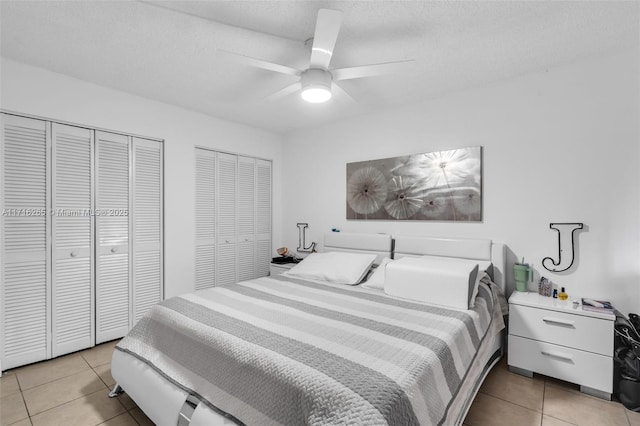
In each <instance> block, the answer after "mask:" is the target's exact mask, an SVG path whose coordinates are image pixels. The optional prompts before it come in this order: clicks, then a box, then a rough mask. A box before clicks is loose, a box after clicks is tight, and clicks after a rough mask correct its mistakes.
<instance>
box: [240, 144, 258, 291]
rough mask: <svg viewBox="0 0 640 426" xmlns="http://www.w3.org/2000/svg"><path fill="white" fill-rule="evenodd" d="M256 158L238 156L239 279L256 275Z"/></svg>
mask: <svg viewBox="0 0 640 426" xmlns="http://www.w3.org/2000/svg"><path fill="white" fill-rule="evenodd" d="M255 189H256V182H255V160H254V159H253V158H247V157H240V156H239V157H238V256H237V259H238V281H246V280H250V279H252V278H255V277H256V261H255V236H254V234H255V205H256V203H255Z"/></svg>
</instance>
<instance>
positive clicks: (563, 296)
mask: <svg viewBox="0 0 640 426" xmlns="http://www.w3.org/2000/svg"><path fill="white" fill-rule="evenodd" d="M568 298H569V295H568V294H567V293H565V291H564V287H562V288H561V289H560V293H558V299H560V300H567V299H568Z"/></svg>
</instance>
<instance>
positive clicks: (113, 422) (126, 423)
mask: <svg viewBox="0 0 640 426" xmlns="http://www.w3.org/2000/svg"><path fill="white" fill-rule="evenodd" d="M99 426H138V422H136V421H135V420H134V418H133V417H131V414H129V413H123V414H120V415H119V416H117V417H114V418H112V419H110V420H107V421H106V422H104V423H100V425H99Z"/></svg>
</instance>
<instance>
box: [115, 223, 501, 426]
mask: <svg viewBox="0 0 640 426" xmlns="http://www.w3.org/2000/svg"><path fill="white" fill-rule="evenodd" d="M394 242H395V251H394V252H392V245H393V243H394ZM323 252H325V253H327V255H329V254H330V253H336V252H340V253H343V254H341V257H340V259H342V258H346V257H347V256H349V255H350V253H357V254H358V255H362V256H364V255H363V253H366V254H369V255H371V258H372V259H375V260H373V262H374V263H375V264H386V263H390V262H391V261H389V259H390V258H391V257H393V258H397V259H400V258H404V257H407V258H408V257H420V258H422V257H423V256H426V257H436V258H439V259H440V258H444V259H467V260H471V261H472V262H475V261H478V262H480V261H486V262H491V263H492V265H493V268H492V269H493V271H492V273H493V282H490V281H489V280H488V279H486V280H484V281H482V282H480V284H479V286H478V287H479V289H478V296H477V297H475V298H474V303H475V305H474V307H473V309H468V310H457V309H449V308H446V307H442V306H434V305H431V304H428V303H423V302H416V301H414V300H411V299H408V298H403V297H397V296H392V295H388V294H386V293H385V292H384V291H383V290H380V289H377V288H366V287H363V286H362V285H354V286H351V285H344V284H337V283H335V282H325V281H323V280H320V279H317V278H316V277H313V278H310V277H307V276H304V275H302V277H301V276H300V275H295V274H292V275H289V274H283V275H277V276H273V277H264V278H260V279H257V280H251V281H246V282H242V283H238V284H234V285H232V286H227V287H224V288H220V287H218V288H213V289H207V290H201V291H198V292H194V293H189V294H186V295H183V296H179V297H174V298H171V299H168V300H166V301H164V302H162V303H161V304H159V305H158V306H156V307H154V308H153V309H152V310H151V311H150V313H149V314H148V315H147V316H145V317H144V318H143V319H141V320H140V321H139V323H138V324H136V326H135V327H134V328H133V329H132V330H131V331H130V333H129V334H128V335H127V336H126V337H125V338H124V339H123V340H122V341H120V343H118V345H117V346H116V350H115V351H114V354H113V360H112V368H111V371H112V375H113V377H114V379H115V380H116V382H117V383H118V385H116V387H115V388H114V391H113V392H112V394H113V395H116V394H117V393H118V392H119V391H121V390H122V389H124V391H126V392H127V394H128V395H129V396H130V397H131V398H132V399H133V400H134V401H135V402H136V403H137V404H138V406H139V407H140V408H141V409H142V410H143V411H144V412H145V413H146V414H147V416H148V417H149V418H150V419H151V420H153V421H154V422H155V423H156V424H158V425H176V424H177V425H194V426H197V425H209V426H212V425H233V424H247V425H253V424H257V425H267V424H274V425H276V424H283V425H289V424H291V425H294V424H295V425H298V424H317V425H321V424H322V425H324V424H368V425H378V424H395V425H411V424H423V425H427V424H444V425H450V424H462V421H463V420H464V417H465V415H466V413H467V411H468V409H469V406H470V404H471V402H472V401H473V398H474V397H475V394H476V393H477V390H478V388H479V386H480V384H481V383H482V380H483V379H484V377H485V376H486V374H487V373H488V371H489V370H490V368H491V367H492V366H493V365H494V364H495V363H496V362H497V360H498V359H499V358H500V357H501V355H502V352H501V348H502V341H503V333H502V329H503V328H504V322H503V317H502V315H503V311H502V309H501V303H500V293H501V292H502V291H503V290H504V276H503V271H504V270H505V269H504V259H505V258H504V246H503V245H502V244H498V243H495V242H491V241H490V240H463V239H443V238H425V237H415V236H396V238H395V239H392V238H391V236H389V235H384V234H349V233H331V234H327V235H326V236H325V239H324V247H323ZM354 256H355V254H354ZM308 260H309V262H307V260H305V261H304V262H301V263H300V265H303V264H305V262H307V263H309V264H311V259H308ZM335 262H338V263H339V262H340V260H337V261H336V260H335V258H334V263H335ZM393 262H396V261H393ZM398 262H400V260H398ZM296 267H297V266H296ZM386 268H387V273H389V271H390V270H391V267H390V266H386ZM294 269H295V268H294ZM328 269H329V268H328ZM292 272H293V269H292Z"/></svg>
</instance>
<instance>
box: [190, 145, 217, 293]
mask: <svg viewBox="0 0 640 426" xmlns="http://www.w3.org/2000/svg"><path fill="white" fill-rule="evenodd" d="M215 178H216V153H215V152H214V151H209V150H206V149H199V148H196V271H195V275H196V277H195V278H196V290H202V289H205V288H209V287H213V286H215V282H216V281H215V270H216V244H215V238H216V232H215V231H216V221H215V218H216V215H215V212H216V210H215V208H216V206H215V195H216V185H215V182H216V179H215Z"/></svg>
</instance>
